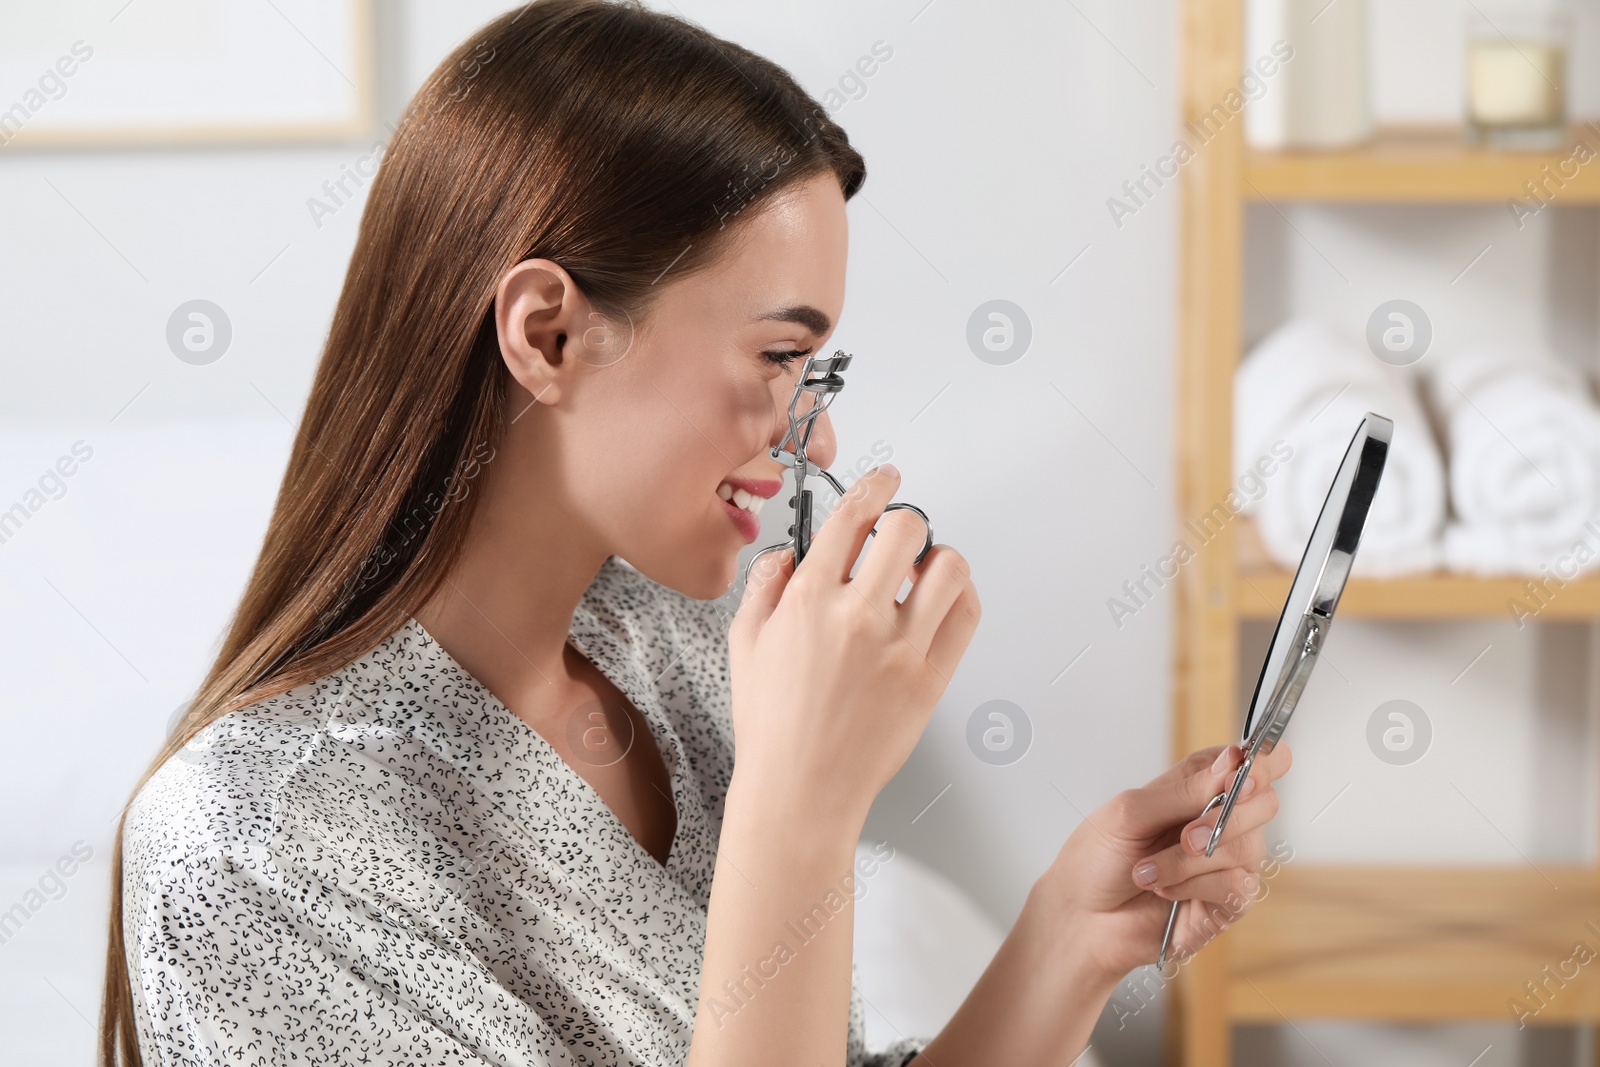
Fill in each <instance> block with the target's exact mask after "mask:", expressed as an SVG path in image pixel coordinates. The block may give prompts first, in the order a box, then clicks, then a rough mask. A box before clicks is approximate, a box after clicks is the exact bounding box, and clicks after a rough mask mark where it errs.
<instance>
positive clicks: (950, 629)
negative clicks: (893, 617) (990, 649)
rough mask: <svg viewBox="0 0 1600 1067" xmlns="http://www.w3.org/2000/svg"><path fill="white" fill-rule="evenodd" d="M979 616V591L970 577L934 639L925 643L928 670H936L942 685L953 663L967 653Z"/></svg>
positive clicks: (954, 667)
mask: <svg viewBox="0 0 1600 1067" xmlns="http://www.w3.org/2000/svg"><path fill="white" fill-rule="evenodd" d="M982 614H983V608H982V606H981V605H980V604H979V603H978V590H977V589H975V588H974V587H973V585H972V580H971V579H970V578H969V579H968V580H967V581H966V583H965V584H964V585H963V586H962V589H961V592H960V593H959V594H958V595H957V596H956V599H955V602H954V603H953V604H951V605H950V610H949V611H947V612H946V613H945V616H944V621H942V622H941V623H939V628H938V630H937V631H935V632H934V635H933V640H932V641H930V642H929V643H928V651H927V653H926V654H925V655H924V656H923V659H924V660H926V661H927V663H928V666H929V668H930V669H931V670H934V671H937V672H938V674H939V677H940V678H941V679H943V680H944V682H945V683H947V684H948V683H949V681H950V676H951V675H952V674H954V673H955V670H956V664H958V663H960V662H961V657H962V656H964V655H965V654H966V651H967V644H968V643H969V642H970V641H971V640H972V634H973V631H975V630H977V628H978V619H979V618H980V617H981V616H982Z"/></svg>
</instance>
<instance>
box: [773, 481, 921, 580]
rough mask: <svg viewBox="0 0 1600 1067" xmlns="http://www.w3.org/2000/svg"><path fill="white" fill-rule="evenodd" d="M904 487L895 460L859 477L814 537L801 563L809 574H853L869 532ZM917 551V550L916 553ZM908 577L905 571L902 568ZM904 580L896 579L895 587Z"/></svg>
mask: <svg viewBox="0 0 1600 1067" xmlns="http://www.w3.org/2000/svg"><path fill="white" fill-rule="evenodd" d="M898 488H900V472H899V471H898V470H897V469H895V466H894V464H892V463H886V464H884V465H883V466H881V467H874V468H872V469H871V470H869V471H868V472H867V473H865V474H863V475H862V476H861V477H859V478H857V479H856V480H855V483H854V484H852V485H851V486H850V488H849V489H848V490H846V491H845V494H844V496H842V497H840V498H839V502H838V503H837V504H835V505H834V508H833V511H831V512H830V513H829V514H828V517H827V519H825V520H824V521H823V523H822V528H821V529H820V530H818V531H817V535H816V537H815V538H813V539H812V541H811V550H810V551H808V552H807V553H806V558H805V559H804V560H803V561H801V564H800V567H801V568H803V569H804V570H805V571H806V573H807V574H816V575H817V576H819V577H821V578H824V579H830V580H834V581H840V582H842V581H844V580H845V579H847V578H849V577H850V568H851V567H852V566H854V565H855V561H856V557H858V556H860V555H861V548H862V546H863V545H865V544H866V541H867V532H868V531H869V530H871V529H872V526H873V524H874V523H876V522H877V521H878V519H879V518H881V517H882V516H883V508H884V505H885V504H887V503H889V500H890V498H891V497H893V496H894V493H895V490H896V489H898ZM913 555H915V553H913ZM900 576H901V577H902V578H903V577H905V571H904V570H902V571H901V572H900ZM899 588H900V583H899V582H896V583H895V589H896V590H898V589H899Z"/></svg>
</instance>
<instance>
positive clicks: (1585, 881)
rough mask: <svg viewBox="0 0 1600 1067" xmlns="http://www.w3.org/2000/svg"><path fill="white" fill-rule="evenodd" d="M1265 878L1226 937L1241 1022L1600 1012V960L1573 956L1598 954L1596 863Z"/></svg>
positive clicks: (1557, 1016) (1534, 1017)
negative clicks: (1583, 951)
mask: <svg viewBox="0 0 1600 1067" xmlns="http://www.w3.org/2000/svg"><path fill="white" fill-rule="evenodd" d="M1264 885H1265V886H1266V896H1265V898H1263V899H1262V900H1260V902H1259V903H1258V904H1257V905H1256V907H1255V908H1254V910H1252V911H1251V913H1250V914H1249V915H1247V916H1246V917H1245V918H1244V919H1242V920H1241V921H1240V922H1239V923H1238V924H1237V925H1235V926H1234V927H1232V928H1231V929H1230V930H1229V931H1228V932H1227V934H1226V935H1224V937H1225V939H1226V940H1227V941H1229V942H1231V956H1230V960H1229V963H1230V968H1229V969H1230V971H1231V977H1230V980H1229V990H1228V1004H1229V1015H1230V1017H1232V1018H1233V1019H1235V1020H1236V1021H1239V1022H1281V1021H1282V1020H1283V1018H1284V1017H1285V1016H1287V1017H1289V1018H1313V1017H1321V1018H1338V1017H1344V1018H1363V1019H1389V1020H1427V1019H1446V1018H1450V1019H1503V1020H1506V1021H1514V1020H1515V1019H1516V1018H1517V1017H1518V1016H1517V1014H1516V1011H1517V1010H1521V1009H1525V1010H1526V1011H1527V1012H1529V1013H1530V1014H1529V1015H1527V1016H1526V1021H1527V1022H1528V1023H1529V1024H1530V1025H1532V1024H1534V1023H1537V1024H1540V1025H1544V1024H1551V1023H1570V1022H1574V1021H1578V1020H1583V1019H1593V1018H1594V1017H1595V1016H1596V1015H1600V958H1595V957H1594V956H1590V957H1589V959H1588V962H1587V963H1585V962H1583V959H1582V957H1581V956H1579V957H1576V958H1575V956H1574V948H1575V946H1577V945H1578V944H1579V943H1580V942H1581V943H1583V944H1586V945H1587V946H1588V949H1589V952H1590V953H1600V872H1596V871H1595V870H1594V869H1592V868H1587V867H1565V866H1562V867H1557V866H1553V865H1543V864H1541V865H1540V868H1539V869H1538V870H1535V869H1533V868H1531V867H1527V866H1521V867H1395V866H1370V867H1357V866H1323V867H1297V866H1295V865H1294V864H1290V865H1288V866H1285V867H1284V868H1283V869H1281V870H1280V871H1279V872H1278V874H1277V876H1276V877H1274V878H1271V879H1268V880H1267V881H1266V882H1265V883H1264ZM1590 923H1593V924H1594V925H1593V926H1590V925H1588V924H1590ZM1568 960H1573V961H1574V962H1570V963H1569V962H1566V961H1568ZM1547 966H1548V967H1549V968H1550V970H1549V971H1548V972H1547V971H1545V968H1546V967H1547ZM1551 975H1555V978H1554V979H1552V978H1551V977H1550V976H1551ZM1527 982H1532V983H1533V984H1534V987H1535V990H1537V991H1538V996H1537V998H1536V997H1535V996H1534V995H1533V994H1530V992H1529V990H1528V988H1527V987H1526V985H1525V983H1527ZM1513 1002H1519V1003H1520V1005H1521V1009H1519V1008H1518V1007H1517V1006H1516V1005H1515V1004H1514V1003H1513Z"/></svg>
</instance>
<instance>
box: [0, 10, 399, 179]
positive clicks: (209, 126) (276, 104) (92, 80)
mask: <svg viewBox="0 0 1600 1067" xmlns="http://www.w3.org/2000/svg"><path fill="white" fill-rule="evenodd" d="M373 81H374V78H373V57H372V10H371V4H370V0H50V2H49V3H40V2H39V0H0V151H13V150H18V149H28V148H59V147H99V146H119V145H124V146H125V145H157V144H194V143H229V142H231V143H250V142H284V141H341V140H349V139H352V138H356V137H360V136H362V135H364V134H365V133H367V132H368V131H369V130H370V129H371V127H372V124H373Z"/></svg>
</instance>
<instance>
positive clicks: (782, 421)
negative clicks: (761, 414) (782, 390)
mask: <svg viewBox="0 0 1600 1067" xmlns="http://www.w3.org/2000/svg"><path fill="white" fill-rule="evenodd" d="M815 398H816V394H815V393H806V394H805V396H804V398H803V399H802V400H801V401H800V406H799V407H797V408H796V409H795V410H796V413H797V414H799V415H803V414H805V413H806V412H807V411H809V410H811V408H810V404H811V403H812V402H814V401H815ZM788 432H789V401H788V397H785V398H784V402H783V404H782V405H780V406H779V408H778V421H777V428H776V430H775V432H774V433H773V435H772V444H773V445H774V446H776V445H777V444H778V442H779V441H782V440H783V439H784V436H785V435H786V434H787V433H788ZM802 432H803V431H802ZM783 450H784V451H785V452H793V451H794V442H793V441H790V442H788V443H787V444H785V445H784V446H783ZM838 453H839V439H838V438H837V437H836V436H834V432H833V420H832V419H831V418H830V417H829V416H828V413H827V412H826V411H823V412H822V413H821V414H819V415H818V416H817V417H816V418H815V419H813V420H811V437H810V438H809V440H807V442H806V462H807V463H809V464H810V465H811V466H812V467H823V468H827V467H832V466H833V461H834V459H835V457H836V456H837V455H838Z"/></svg>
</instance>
